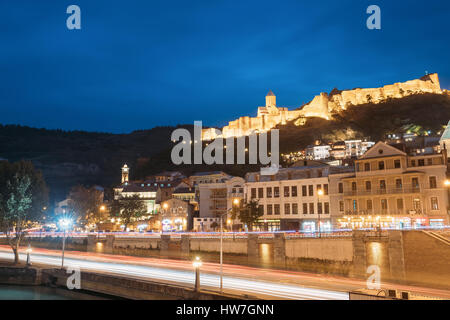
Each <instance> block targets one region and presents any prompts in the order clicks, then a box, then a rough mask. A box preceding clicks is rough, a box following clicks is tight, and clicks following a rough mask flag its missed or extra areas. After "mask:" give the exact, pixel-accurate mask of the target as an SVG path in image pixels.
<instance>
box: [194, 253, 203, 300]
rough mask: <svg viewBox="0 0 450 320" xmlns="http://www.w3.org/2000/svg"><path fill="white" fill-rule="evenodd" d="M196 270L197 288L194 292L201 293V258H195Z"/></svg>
mask: <svg viewBox="0 0 450 320" xmlns="http://www.w3.org/2000/svg"><path fill="white" fill-rule="evenodd" d="M192 265H193V266H194V269H195V286H194V291H195V292H199V291H200V267H201V266H202V261H201V260H200V257H195V260H194V262H193V263H192Z"/></svg>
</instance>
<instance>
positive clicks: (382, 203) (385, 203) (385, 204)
mask: <svg viewBox="0 0 450 320" xmlns="http://www.w3.org/2000/svg"><path fill="white" fill-rule="evenodd" d="M381 210H387V200H386V199H381Z"/></svg>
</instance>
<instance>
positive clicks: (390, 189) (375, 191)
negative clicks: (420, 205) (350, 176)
mask: <svg viewBox="0 0 450 320" xmlns="http://www.w3.org/2000/svg"><path fill="white" fill-rule="evenodd" d="M420 191H421V188H420V187H419V186H412V185H409V186H403V187H397V186H387V187H386V188H372V189H370V190H366V189H364V190H349V191H345V192H344V196H376V195H383V194H408V193H409V194H411V193H420Z"/></svg>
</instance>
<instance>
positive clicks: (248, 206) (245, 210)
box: [231, 199, 263, 231]
mask: <svg viewBox="0 0 450 320" xmlns="http://www.w3.org/2000/svg"><path fill="white" fill-rule="evenodd" d="M258 202H259V201H258V200H257V199H253V200H251V201H250V202H248V203H245V204H244V205H243V206H242V207H235V208H233V210H232V211H231V218H232V219H233V220H234V219H236V218H238V219H239V220H240V221H241V222H242V223H244V224H246V225H247V227H248V229H249V230H250V231H251V230H253V224H254V223H255V222H256V221H257V220H258V219H259V218H260V217H261V216H262V215H263V213H262V212H261V210H259V205H258Z"/></svg>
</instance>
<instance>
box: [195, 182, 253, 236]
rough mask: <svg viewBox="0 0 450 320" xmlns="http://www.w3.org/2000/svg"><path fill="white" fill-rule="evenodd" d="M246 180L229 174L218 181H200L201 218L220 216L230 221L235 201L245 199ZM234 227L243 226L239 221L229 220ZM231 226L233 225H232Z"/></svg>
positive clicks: (198, 186)
mask: <svg viewBox="0 0 450 320" xmlns="http://www.w3.org/2000/svg"><path fill="white" fill-rule="evenodd" d="M244 185H245V180H244V179H242V178H240V177H232V176H228V178H222V179H221V180H218V181H217V182H210V183H199V184H198V185H197V188H198V191H199V207H200V216H199V218H220V217H221V216H223V218H224V221H225V222H227V221H229V218H230V215H231V210H232V208H233V202H239V203H240V202H241V201H243V199H244ZM229 222H230V224H231V225H233V228H234V229H239V228H242V227H243V226H240V222H239V221H229ZM230 227H231V226H230Z"/></svg>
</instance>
